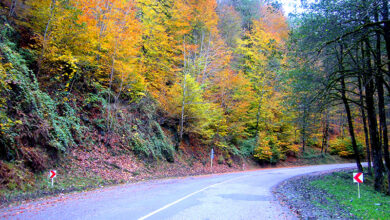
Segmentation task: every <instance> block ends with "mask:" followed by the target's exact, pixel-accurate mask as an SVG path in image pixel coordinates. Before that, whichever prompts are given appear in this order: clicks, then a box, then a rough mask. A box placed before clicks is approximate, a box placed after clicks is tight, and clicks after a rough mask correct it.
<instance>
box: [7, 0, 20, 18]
mask: <svg viewBox="0 0 390 220" xmlns="http://www.w3.org/2000/svg"><path fill="white" fill-rule="evenodd" d="M17 4H18V1H17V0H12V1H11V6H10V7H9V14H8V15H9V16H10V17H13V16H15V11H16V5H17Z"/></svg>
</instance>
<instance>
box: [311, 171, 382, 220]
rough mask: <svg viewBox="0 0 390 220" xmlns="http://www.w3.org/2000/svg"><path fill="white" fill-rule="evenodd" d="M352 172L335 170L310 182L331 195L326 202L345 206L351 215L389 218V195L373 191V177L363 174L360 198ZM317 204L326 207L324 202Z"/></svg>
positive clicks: (367, 217) (362, 217) (365, 217)
mask: <svg viewBox="0 0 390 220" xmlns="http://www.w3.org/2000/svg"><path fill="white" fill-rule="evenodd" d="M354 172H357V170H355V171H354ZM352 174H353V172H352V171H351V172H336V173H333V174H331V175H326V177H321V178H320V179H318V180H315V181H313V182H311V183H310V184H311V185H312V186H314V187H316V188H318V189H321V190H325V191H326V192H327V193H328V194H330V195H332V197H330V198H327V199H328V202H330V203H338V204H340V205H342V206H344V207H347V209H348V211H349V212H350V213H351V214H352V215H353V216H356V217H358V218H360V219H389V218H390V212H389V210H390V197H389V196H386V195H385V192H377V191H375V190H374V189H373V186H374V183H375V180H374V178H373V177H372V176H369V175H365V176H364V177H365V180H364V182H363V183H362V184H360V198H358V186H357V183H354V182H353V181H352ZM385 184H388V183H385ZM317 205H318V206H319V207H323V208H328V207H327V206H326V204H321V203H319V204H317ZM330 211H332V210H330Z"/></svg>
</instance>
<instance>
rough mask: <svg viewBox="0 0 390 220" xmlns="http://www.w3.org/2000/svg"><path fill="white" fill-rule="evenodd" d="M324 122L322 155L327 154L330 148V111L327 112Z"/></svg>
mask: <svg viewBox="0 0 390 220" xmlns="http://www.w3.org/2000/svg"><path fill="white" fill-rule="evenodd" d="M324 117H325V118H324V121H323V125H322V126H323V128H322V129H323V130H322V146H321V155H324V154H326V151H327V150H328V146H329V114H328V109H326V110H325V116H324Z"/></svg>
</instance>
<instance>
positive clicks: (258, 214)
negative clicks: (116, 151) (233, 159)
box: [0, 164, 356, 220]
mask: <svg viewBox="0 0 390 220" xmlns="http://www.w3.org/2000/svg"><path fill="white" fill-rule="evenodd" d="M348 167H351V168H353V167H356V165H355V164H332V165H320V166H307V167H295V168H275V169H262V170H255V171H246V172H237V173H228V174H218V175H205V176H197V177H185V178H176V179H165V180H155V181H148V182H141V183H136V184H125V185H119V186H113V187H107V188H103V189H99V190H94V191H89V192H83V193H73V194H68V195H61V196H57V197H53V198H50V199H43V200H39V201H36V202H31V203H27V204H23V205H21V206H17V207H13V208H8V209H0V219H186V220H187V219H296V217H295V216H294V215H293V214H292V213H290V212H289V211H288V210H287V209H284V208H282V207H281V206H280V205H279V204H278V202H277V201H275V198H274V197H273V195H272V193H271V188H272V187H273V186H275V185H277V184H278V183H279V182H281V181H283V180H286V179H288V178H291V177H294V176H297V175H302V174H308V173H312V172H319V171H326V170H332V169H338V168H348Z"/></svg>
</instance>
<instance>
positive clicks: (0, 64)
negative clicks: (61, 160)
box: [0, 17, 81, 171]
mask: <svg viewBox="0 0 390 220" xmlns="http://www.w3.org/2000/svg"><path fill="white" fill-rule="evenodd" d="M0 23H1V25H0V95H1V99H0V126H1V127H0V155H1V156H0V157H1V159H3V160H6V161H16V160H23V161H24V162H25V163H27V164H28V165H29V166H30V168H32V169H33V170H35V171H41V170H44V169H46V165H45V164H47V163H46V162H47V161H45V160H47V158H46V159H45V154H44V153H43V155H42V151H43V152H46V153H47V155H49V156H51V157H58V153H59V152H65V151H66V150H67V149H68V148H70V147H72V146H74V145H75V144H76V141H75V140H76V139H77V137H78V136H79V135H80V131H81V125H80V121H79V118H78V117H77V116H76V111H75V109H74V107H73V106H75V104H74V103H72V101H69V99H68V98H66V97H67V94H65V93H58V94H54V96H53V97H55V98H52V97H51V96H49V94H48V93H47V92H44V91H42V90H41V89H40V88H39V84H38V82H37V80H36V77H35V75H34V74H33V72H32V71H31V70H30V69H29V67H28V61H30V60H27V59H31V58H32V57H35V56H36V54H34V52H33V51H30V50H27V49H23V48H19V47H18V45H17V44H16V43H15V42H14V41H13V40H14V39H17V38H18V34H17V32H16V31H15V30H14V29H13V28H12V27H11V25H10V24H9V23H8V21H7V19H6V18H5V17H0ZM39 147H40V148H41V149H38V148H39Z"/></svg>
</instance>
